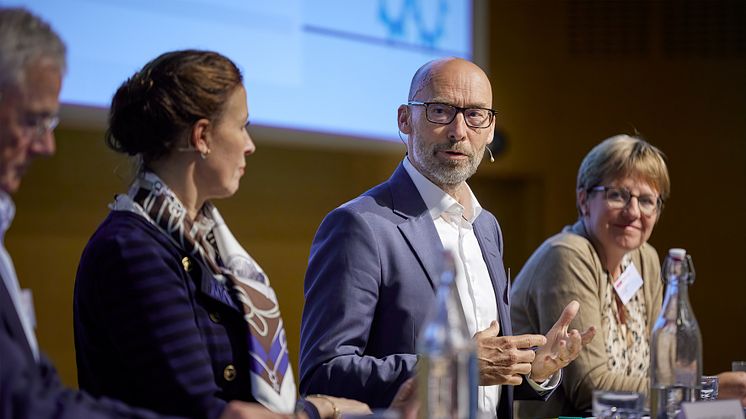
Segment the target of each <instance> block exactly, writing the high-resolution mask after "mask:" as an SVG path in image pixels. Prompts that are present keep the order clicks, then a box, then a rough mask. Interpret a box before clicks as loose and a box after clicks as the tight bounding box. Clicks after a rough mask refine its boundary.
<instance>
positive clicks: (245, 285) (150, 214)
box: [112, 172, 297, 413]
mask: <svg viewBox="0 0 746 419" xmlns="http://www.w3.org/2000/svg"><path fill="white" fill-rule="evenodd" d="M126 201H129V202H130V203H131V204H133V205H131V206H130V208H127V207H128V206H129V205H127V204H126ZM112 208H113V209H115V210H116V209H129V210H132V211H135V212H137V213H139V214H140V215H142V216H144V217H146V218H147V219H148V220H150V221H151V222H152V223H153V224H155V225H156V226H157V227H158V228H159V229H160V230H161V231H162V232H163V233H164V234H166V235H167V236H169V237H170V238H171V239H172V240H173V241H174V242H175V243H176V244H177V245H178V246H179V247H180V248H182V249H183V250H184V251H186V252H188V253H189V254H191V255H193V256H195V257H199V258H200V259H201V260H202V261H203V262H204V263H205V265H207V266H208V267H209V268H210V269H211V270H212V273H213V275H214V277H215V279H216V280H217V281H219V282H221V283H223V284H226V285H227V286H229V287H231V289H232V291H233V292H232V295H233V296H234V298H235V299H236V301H237V302H238V304H239V305H240V306H241V308H242V309H243V312H244V319H245V320H246V323H247V327H248V330H249V333H247V339H248V341H249V342H248V343H249V345H248V346H249V352H250V359H251V363H250V371H249V373H250V376H251V392H252V395H253V396H254V398H255V399H256V400H257V401H258V402H260V403H261V404H263V405H264V406H266V407H267V408H269V409H271V410H273V411H275V412H279V413H292V412H293V410H294V408H295V401H296V394H297V393H296V388H295V380H294V378H293V371H292V367H291V366H290V363H289V359H288V349H287V338H286V336H285V328H284V327H283V322H282V317H281V316H280V308H279V306H278V303H277V297H276V295H275V292H274V290H273V289H272V287H271V286H270V284H269V280H268V278H267V276H266V275H265V274H264V271H262V268H261V267H260V266H259V264H257V263H256V261H254V259H253V258H251V256H249V254H248V253H247V252H246V251H245V250H244V249H243V247H241V245H240V244H239V243H238V241H237V240H236V238H235V237H234V236H233V234H232V233H231V231H230V230H229V229H228V226H227V225H226V224H225V222H224V221H223V218H222V217H221V216H220V213H219V212H218V210H217V208H215V207H214V206H213V205H212V204H211V203H209V202H207V203H205V204H204V205H203V207H202V208H201V209H200V211H199V214H198V215H197V217H196V220H191V219H190V218H189V216H188V215H187V213H186V210H185V208H184V206H183V205H182V204H181V202H180V201H179V199H178V198H177V197H176V195H175V194H174V193H173V192H172V191H171V190H170V189H169V188H168V186H166V184H165V183H163V182H162V181H161V180H160V178H158V176H156V175H155V174H154V173H150V172H145V173H142V174H141V175H140V176H139V177H138V179H137V180H136V181H135V183H134V184H133V186H132V188H131V189H130V191H129V196H128V197H127V196H119V197H117V201H116V202H115V203H114V205H113V206H112Z"/></svg>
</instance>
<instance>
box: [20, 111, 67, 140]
mask: <svg viewBox="0 0 746 419" xmlns="http://www.w3.org/2000/svg"><path fill="white" fill-rule="evenodd" d="M20 122H21V126H22V127H23V129H24V130H25V131H26V133H27V134H29V135H31V136H33V137H34V138H39V137H42V136H44V135H45V134H47V133H50V132H52V131H53V130H54V129H55V128H57V125H58V124H59V123H60V117H59V115H44V114H33V113H29V114H26V115H25V116H23V117H22V118H21V121H20Z"/></svg>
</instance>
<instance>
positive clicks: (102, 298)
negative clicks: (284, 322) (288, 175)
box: [74, 211, 253, 418]
mask: <svg viewBox="0 0 746 419" xmlns="http://www.w3.org/2000/svg"><path fill="white" fill-rule="evenodd" d="M74 315H75V348H76V353H77V360H78V381H79V383H80V386H81V388H83V389H85V390H88V391H89V392H91V393H92V394H94V395H106V396H110V397H114V398H117V399H120V400H123V401H125V402H127V403H129V404H132V405H136V406H143V407H147V408H149V409H153V410H155V411H157V412H162V413H167V414H177V415H184V416H193V417H208V418H215V417H217V416H218V415H219V414H220V413H221V412H222V410H223V408H224V406H225V404H226V401H229V400H244V401H253V399H252V396H251V385H250V380H249V375H248V371H249V352H248V341H247V339H248V333H249V332H248V329H247V325H246V322H245V321H244V320H243V314H242V312H241V311H240V310H239V308H238V307H237V306H236V304H235V303H234V302H233V299H232V298H231V296H230V295H229V294H228V291H227V289H226V287H224V286H223V285H222V284H220V283H219V282H217V281H216V280H215V278H214V277H213V275H212V274H211V273H210V270H209V269H208V268H207V267H205V266H204V265H203V264H202V263H201V262H199V261H198V260H197V259H196V258H194V257H192V256H191V255H187V254H186V253H185V252H184V251H182V250H181V249H179V248H178V247H177V246H176V245H175V244H174V243H173V242H172V241H171V239H170V238H169V237H167V236H166V235H165V234H163V233H161V232H160V231H159V230H158V229H157V228H156V227H155V226H153V225H152V224H151V223H150V222H148V221H147V220H145V219H144V218H143V217H141V216H140V215H137V214H134V213H131V212H124V211H113V212H112V213H111V214H109V216H108V217H107V218H106V220H104V222H103V223H102V224H101V226H100V227H99V228H98V230H97V231H96V232H95V233H94V235H93V237H92V238H91V240H90V241H89V243H88V245H87V246H86V248H85V250H84V251H83V256H82V257H81V261H80V266H79V267H78V274H77V278H76V282H75V297H74Z"/></svg>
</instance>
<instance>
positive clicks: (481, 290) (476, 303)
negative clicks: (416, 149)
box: [402, 157, 560, 418]
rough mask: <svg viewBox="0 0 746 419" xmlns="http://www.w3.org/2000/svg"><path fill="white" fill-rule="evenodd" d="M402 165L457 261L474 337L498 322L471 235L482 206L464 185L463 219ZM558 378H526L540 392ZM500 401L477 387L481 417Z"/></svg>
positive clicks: (496, 390) (446, 198)
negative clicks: (468, 205)
mask: <svg viewBox="0 0 746 419" xmlns="http://www.w3.org/2000/svg"><path fill="white" fill-rule="evenodd" d="M402 165H403V166H404V169H405V170H406V171H407V173H408V174H409V177H410V178H412V182H414V185H415V187H416V188H417V191H418V192H419V193H420V196H421V197H422V200H423V201H424V202H425V206H427V209H428V211H429V212H430V216H431V217H432V218H433V223H434V224H435V229H436V230H437V232H438V236H439V237H440V241H441V243H442V244H443V248H445V249H446V250H448V251H450V252H451V253H452V254H453V257H454V261H455V263H456V289H457V290H458V294H459V299H460V300H461V305H462V306H463V308H464V314H465V316H466V325H467V327H468V329H469V334H470V335H472V336H474V334H475V333H477V332H479V331H482V330H484V329H487V328H488V327H489V326H490V323H491V322H492V321H493V320H497V321H498V322H499V321H500V319H499V318H498V313H497V301H496V300H495V290H494V288H493V287H492V279H491V278H490V274H489V272H488V271H487V263H486V262H485V261H484V258H483V257H482V250H481V248H480V247H479V242H478V241H477V236H476V235H475V234H474V226H473V223H474V221H475V220H476V219H477V217H478V216H479V214H480V213H481V212H482V206H481V205H479V201H477V198H476V196H474V193H473V192H472V191H471V188H469V186H468V185H466V188H467V191H468V192H469V200H470V201H471V207H472V208H473V209H474V211H473V214H472V215H471V217H468V218H466V216H465V215H464V207H463V205H461V204H459V203H458V201H456V199H455V198H453V197H452V196H450V195H448V194H447V193H446V192H445V191H443V190H442V189H441V188H440V187H438V186H437V185H435V184H434V183H432V182H431V181H430V180H429V179H428V178H426V177H425V176H424V175H423V174H421V173H420V172H419V171H417V169H416V168H415V167H414V166H412V163H411V162H410V161H409V158H408V157H405V158H404V161H403V163H402ZM559 379H560V374H555V375H554V376H553V377H551V378H550V379H549V380H547V381H546V382H544V383H543V384H538V383H536V382H534V381H533V380H531V379H527V381H528V383H529V385H531V387H532V388H534V390H536V391H538V392H540V393H543V392H546V391H548V390H551V389H553V388H554V387H556V386H557V385H558V384H559ZM499 400H500V386H499V385H494V386H479V390H478V395H477V402H478V408H479V411H480V413H481V414H482V415H484V416H483V417H491V418H495V417H497V403H498V401H499Z"/></svg>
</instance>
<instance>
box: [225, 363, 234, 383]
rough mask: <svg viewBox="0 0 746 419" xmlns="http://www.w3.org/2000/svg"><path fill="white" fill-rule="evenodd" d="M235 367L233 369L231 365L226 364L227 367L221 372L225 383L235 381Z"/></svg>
mask: <svg viewBox="0 0 746 419" xmlns="http://www.w3.org/2000/svg"><path fill="white" fill-rule="evenodd" d="M236 374H237V373H236V367H234V366H233V365H232V364H228V366H227V367H225V369H224V370H223V378H225V381H233V380H235V379H236Z"/></svg>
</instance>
